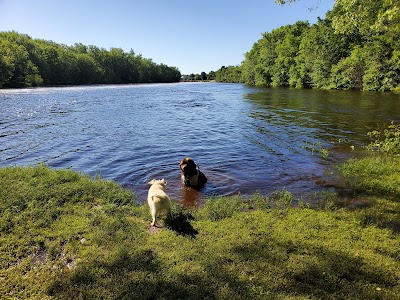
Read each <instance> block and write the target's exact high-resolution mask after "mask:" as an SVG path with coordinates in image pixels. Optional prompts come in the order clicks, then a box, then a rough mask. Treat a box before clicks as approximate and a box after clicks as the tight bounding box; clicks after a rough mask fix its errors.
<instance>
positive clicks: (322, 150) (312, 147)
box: [301, 141, 329, 158]
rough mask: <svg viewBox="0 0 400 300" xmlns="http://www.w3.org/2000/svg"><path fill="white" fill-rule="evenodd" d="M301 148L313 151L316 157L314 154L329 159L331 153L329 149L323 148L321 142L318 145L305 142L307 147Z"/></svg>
mask: <svg viewBox="0 0 400 300" xmlns="http://www.w3.org/2000/svg"><path fill="white" fill-rule="evenodd" d="M301 148H303V149H306V150H309V151H311V154H312V155H314V152H317V153H320V154H321V155H322V157H324V158H325V157H327V156H328V154H329V152H328V149H327V148H324V147H322V143H321V142H317V143H309V142H308V141H306V142H305V145H304V146H302V147H301Z"/></svg>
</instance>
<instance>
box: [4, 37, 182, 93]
mask: <svg viewBox="0 0 400 300" xmlns="http://www.w3.org/2000/svg"><path fill="white" fill-rule="evenodd" d="M180 78H181V73H180V72H179V70H178V69H177V68H175V67H169V66H167V65H164V64H157V63H155V62H153V61H152V60H151V59H147V58H143V57H142V56H141V55H136V54H135V53H134V52H133V50H131V51H130V52H128V53H126V52H124V51H123V50H122V49H120V48H111V49H110V50H106V49H104V48H98V47H96V46H86V45H83V44H75V45H73V46H66V45H61V44H57V43H54V42H52V41H46V40H40V39H32V38H31V37H30V36H28V35H25V34H20V33H17V32H14V31H12V32H0V88H1V87H5V88H11V87H17V88H19V87H32V86H54V85H79V84H107V83H112V84H119V83H148V82H177V81H179V80H180Z"/></svg>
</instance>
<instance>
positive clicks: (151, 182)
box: [148, 179, 156, 185]
mask: <svg viewBox="0 0 400 300" xmlns="http://www.w3.org/2000/svg"><path fill="white" fill-rule="evenodd" d="M154 182H156V180H155V179H153V180H152V181H149V182H148V184H150V185H152V184H153V183H154Z"/></svg>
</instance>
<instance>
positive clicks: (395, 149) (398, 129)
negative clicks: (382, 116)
mask: <svg viewBox="0 0 400 300" xmlns="http://www.w3.org/2000/svg"><path fill="white" fill-rule="evenodd" d="M368 136H370V137H371V138H373V139H375V140H374V141H373V142H371V143H370V144H369V145H368V146H367V149H368V150H369V151H374V150H377V151H382V152H386V153H389V154H400V124H394V122H392V123H391V124H390V125H389V126H388V127H387V128H384V129H383V130H379V129H378V130H373V131H370V132H368Z"/></svg>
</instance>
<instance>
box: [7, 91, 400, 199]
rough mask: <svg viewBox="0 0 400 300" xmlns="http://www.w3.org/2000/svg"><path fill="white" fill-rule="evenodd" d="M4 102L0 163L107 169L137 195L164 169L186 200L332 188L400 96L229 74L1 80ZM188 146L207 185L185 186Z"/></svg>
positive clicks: (399, 113)
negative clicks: (141, 79) (192, 79)
mask: <svg viewBox="0 0 400 300" xmlns="http://www.w3.org/2000/svg"><path fill="white" fill-rule="evenodd" d="M0 105H1V106H0V167H2V166H13V165H34V164H38V163H40V162H44V163H46V164H47V165H49V166H51V167H55V168H72V169H74V170H77V171H81V172H82V173H85V174H90V175H97V174H100V176H101V177H103V178H106V179H112V180H116V181H117V182H119V183H120V184H121V185H123V186H125V187H127V188H129V189H132V190H133V191H135V193H136V194H137V195H138V201H139V202H145V201H146V195H147V190H148V186H147V182H148V181H150V180H151V179H153V178H165V179H166V180H167V181H168V187H167V188H168V189H167V192H168V193H169V195H170V196H171V197H172V198H173V199H175V200H176V201H181V202H182V203H183V204H187V205H194V204H198V203H201V202H202V201H203V200H204V199H205V198H206V197H208V196H213V195H232V194H236V193H241V194H243V195H245V196H246V195H251V194H253V193H254V192H255V191H257V190H258V191H260V192H261V193H263V194H264V193H268V192H271V191H275V190H281V189H283V188H286V189H288V190H289V191H291V192H293V193H294V194H296V195H298V196H300V197H304V198H307V197H308V195H309V194H310V193H311V194H313V193H315V192H319V191H325V190H327V189H328V190H330V189H333V188H332V186H334V185H335V180H336V179H335V177H334V176H332V175H331V170H332V169H333V168H334V166H335V165H337V164H338V163H340V162H343V161H344V160H346V159H348V158H350V157H354V156H357V155H362V154H363V152H364V150H363V146H364V145H365V144H366V143H367V142H368V139H367V135H366V133H367V132H368V131H369V130H371V129H374V128H377V126H378V125H380V126H382V125H384V124H386V125H387V124H389V123H390V122H391V121H396V122H399V121H400V96H399V95H398V94H392V93H367V92H351V91H317V90H297V89H266V88H252V87H248V86H245V85H241V84H222V83H179V84H157V85H123V86H91V87H65V88H40V89H25V90H0ZM351 146H354V149H355V150H352V147H351ZM321 149H322V151H321ZM325 150H326V151H327V153H328V155H327V156H325V155H323V154H326V153H325V152H324V151H325ZM185 156H189V157H192V158H193V159H194V160H195V161H196V162H197V163H198V165H199V166H200V169H201V170H202V171H203V172H204V173H205V174H206V175H207V177H208V183H207V185H206V187H205V188H204V189H203V190H201V191H200V192H197V191H194V190H190V189H184V188H182V186H181V183H180V175H179V161H180V159H181V158H183V157H185Z"/></svg>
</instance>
